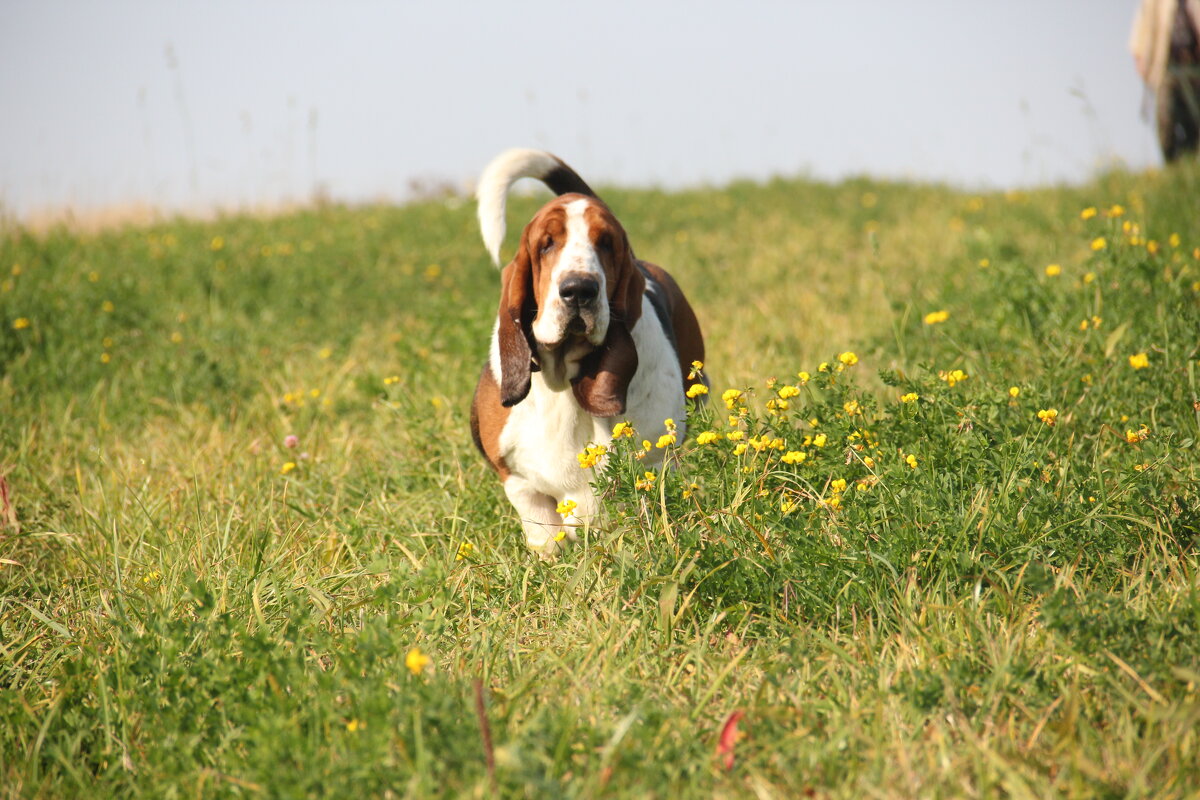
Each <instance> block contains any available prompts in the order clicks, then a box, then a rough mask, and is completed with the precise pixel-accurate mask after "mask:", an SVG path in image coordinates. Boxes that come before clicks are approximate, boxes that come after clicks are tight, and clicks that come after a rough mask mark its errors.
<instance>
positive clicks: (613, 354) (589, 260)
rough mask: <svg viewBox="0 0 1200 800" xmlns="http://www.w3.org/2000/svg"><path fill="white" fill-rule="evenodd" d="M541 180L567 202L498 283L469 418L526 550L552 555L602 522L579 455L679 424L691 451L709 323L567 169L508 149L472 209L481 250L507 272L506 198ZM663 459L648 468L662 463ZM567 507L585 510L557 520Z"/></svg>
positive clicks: (536, 229) (541, 219) (550, 213)
mask: <svg viewBox="0 0 1200 800" xmlns="http://www.w3.org/2000/svg"><path fill="white" fill-rule="evenodd" d="M520 178H536V179H538V180H540V181H542V182H543V183H545V184H546V185H547V186H549V187H550V189H551V190H552V191H554V192H555V193H556V194H557V195H559V196H558V197H556V198H555V199H553V200H551V201H550V202H548V203H546V205H544V206H542V208H541V210H539V211H538V212H537V214H535V215H534V217H533V220H532V221H530V223H529V224H528V225H526V226H525V232H524V233H523V234H522V235H521V241H520V243H519V244H518V246H517V252H516V255H515V256H514V257H513V260H512V261H511V262H510V263H509V264H508V266H506V267H504V269H503V272H502V273H501V281H502V285H503V288H502V290H501V294H500V310H499V313H498V315H497V319H496V326H495V329H494V332H493V334H492V348H491V356H490V358H489V360H488V363H487V364H486V365H485V366H484V368H483V374H482V375H480V377H479V384H478V386H477V387H476V389H475V400H474V402H473V403H472V407H471V433H472V435H473V436H474V438H475V444H476V445H477V446H478V447H479V449H480V451H481V452H482V453H483V455H484V456H485V457H486V458H487V460H488V462H489V463H490V464H491V465H492V467H493V468H494V469H495V470H496V472H497V473H498V474H499V476H500V480H501V481H502V482H503V483H504V491H505V494H507V495H508V499H509V500H510V501H511V502H512V504H513V507H514V508H515V509H516V511H517V514H518V515H519V516H520V518H521V526H522V528H523V529H524V532H525V541H526V542H527V543H528V545H529V546H530V547H531V548H533V549H535V550H537V551H538V552H539V553H541V554H543V555H549V554H552V553H554V552H555V551H556V550H557V548H558V542H559V541H561V540H562V538H563V535H564V534H565V535H567V536H570V537H572V538H574V537H573V530H574V528H575V527H577V526H578V525H579V523H580V522H582V521H585V520H587V519H588V518H589V517H590V516H592V515H593V514H595V513H596V511H597V500H596V496H595V494H594V492H593V491H592V488H591V486H590V485H589V478H590V477H591V476H592V474H593V473H592V471H591V470H585V469H582V468H581V467H580V465H579V461H578V459H577V456H578V454H579V453H580V452H582V451H583V450H584V448H585V447H587V446H588V445H589V444H608V443H609V441H610V440H611V439H612V429H613V426H614V424H615V423H617V422H621V421H628V422H630V423H631V424H632V425H633V426H634V428H635V429H636V430H637V432H638V434H639V435H640V436H641V437H643V438H646V439H649V440H651V441H656V440H657V439H658V437H659V435H661V434H662V433H663V432H664V421H665V420H667V419H673V420H675V421H676V425H677V426H678V436H679V437H680V439H682V437H683V435H684V433H685V430H684V425H685V421H684V416H685V413H686V406H685V392H686V390H687V387H688V386H689V384H690V383H691V382H692V381H689V379H687V377H686V376H687V375H688V373H689V371H690V369H691V363H692V362H693V361H703V359H704V340H703V337H702V336H701V334H700V324H699V323H698V322H697V321H696V315H695V313H694V312H693V311H692V308H691V306H690V305H688V302H687V300H686V299H685V298H684V296H683V293H682V292H681V291H680V289H679V286H678V285H677V284H676V283H675V281H674V279H672V278H671V276H670V275H668V274H667V273H666V271H664V270H663V269H662V268H661V267H657V266H655V265H654V264H649V263H647V262H645V261H640V260H638V259H637V258H635V257H634V255H633V251H632V249H631V248H630V246H629V240H628V238H627V237H626V235H625V230H624V229H623V228H622V227H621V224H620V223H619V222H617V219H616V217H614V216H613V214H612V212H611V211H610V210H609V209H608V207H607V206H606V205H605V204H604V203H603V202H601V201H600V199H599V198H598V197H596V194H595V192H593V191H592V190H591V188H589V187H588V185H587V184H586V183H585V182H584V181H583V179H582V178H580V177H579V175H577V174H576V173H575V171H574V170H572V169H571V168H570V167H568V166H567V165H566V164H565V163H563V162H562V161H561V160H560V159H558V158H557V157H555V156H553V155H551V154H549V153H545V152H542V151H539V150H509V151H507V152H504V153H501V154H500V155H499V156H497V157H496V158H495V159H494V160H493V161H492V163H490V164H489V165H488V166H487V168H486V169H485V170H484V171H483V175H482V176H481V177H480V180H479V187H478V191H477V192H476V196H477V198H478V200H479V224H480V228H481V230H482V232H483V241H484V244H485V245H486V246H487V249H488V252H490V253H491V255H492V260H493V261H494V262H495V263H496V265H497V266H499V265H500V245H501V244H502V243H503V241H504V229H505V221H504V208H505V201H506V199H507V197H508V190H509V188H510V187H511V186H512V185H513V183H515V182H516V181H517V180H518V179H520ZM662 452H663V451H661V450H657V449H655V450H653V451H652V452H651V453H650V454H649V455H648V456H647V458H646V461H647V463H648V465H649V466H653V465H654V464H655V463H656V461H657V460H661V454H662ZM567 501H574V502H575V503H576V507H575V511H574V513H573V514H569V515H568V516H567V518H565V519H564V517H563V515H561V514H559V513H558V511H557V510H556V509H557V507H558V506H559V504H561V503H565V502H567Z"/></svg>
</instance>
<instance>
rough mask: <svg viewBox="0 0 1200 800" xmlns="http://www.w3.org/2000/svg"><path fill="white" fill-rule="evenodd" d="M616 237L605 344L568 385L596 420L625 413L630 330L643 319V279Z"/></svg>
mask: <svg viewBox="0 0 1200 800" xmlns="http://www.w3.org/2000/svg"><path fill="white" fill-rule="evenodd" d="M618 238H619V240H620V241H619V242H616V243H614V249H615V250H616V251H617V252H615V253H614V256H615V257H616V258H617V259H618V261H617V263H618V265H619V266H618V269H617V274H618V276H619V277H618V278H617V282H616V287H615V288H614V289H613V294H612V297H611V298H610V299H609V301H608V302H609V306H608V308H609V321H608V333H607V334H606V335H605V337H604V342H603V343H602V344H601V345H600V346H599V347H597V348H596V349H595V350H593V351H592V352H591V353H590V354H588V356H587V357H586V358H584V359H583V361H582V362H581V363H580V365H579V374H578V375H577V376H576V377H575V379H574V380H573V381H572V386H571V388H572V390H573V391H574V393H575V399H576V400H578V401H579V405H580V406H581V407H582V408H583V410H584V411H587V412H588V413H589V414H591V415H592V416H596V417H615V416H618V415H620V414H624V413H625V400H626V394H627V393H628V392H629V384H630V382H631V381H632V380H633V376H634V374H635V373H636V372H637V368H638V354H637V347H636V346H635V345H634V343H633V334H632V333H631V331H632V329H633V326H634V325H635V324H636V323H637V321H638V319H639V318H641V316H642V294H643V293H644V292H645V291H646V279H645V278H644V277H643V276H642V271H641V270H640V269H638V268H637V265H636V264H635V263H634V261H633V253H632V252H631V251H630V249H629V242H628V240H626V239H625V236H624V233H623V232H622V234H621V236H620V237H618Z"/></svg>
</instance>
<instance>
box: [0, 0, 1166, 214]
mask: <svg viewBox="0 0 1200 800" xmlns="http://www.w3.org/2000/svg"><path fill="white" fill-rule="evenodd" d="M1135 5H1136V4H1135V3H1133V2H1118V1H1117V0H1011V1H1010V2H988V3H981V2H971V1H969V0H959V1H958V2H951V1H949V0H947V1H946V2H931V1H922V0H914V1H913V2H905V3H896V2H820V3H818V2H790V3H783V2H779V3H770V2H745V3H730V2H722V3H717V2H688V3H651V2H626V1H625V0H606V2H605V3H602V4H572V3H564V2H561V0H558V1H557V2H526V3H516V2H510V3H484V2H473V3H471V2H439V3H420V4H417V3H382V2H379V3H376V2H336V3H335V2H328V3H305V2H281V1H276V0H246V1H245V2H205V3H199V2H182V1H180V2H152V1H151V0H146V1H145V2H134V1H132V0H107V1H106V2H85V1H84V0H74V1H72V0H0V113H2V115H3V124H0V206H2V207H3V208H4V209H6V210H7V211H8V213H10V214H11V213H16V214H18V215H23V214H27V213H30V212H32V211H35V210H40V209H45V208H47V207H50V208H53V207H60V206H63V205H72V206H75V207H77V208H98V207H104V206H109V205H118V204H126V203H134V202H140V203H149V204H153V205H156V206H160V207H163V208H168V209H172V210H202V209H205V208H209V207H212V206H222V207H236V206H247V205H250V206H263V205H272V204H276V203H279V202H285V201H302V200H304V199H306V198H308V197H310V196H312V194H313V192H314V191H315V190H316V189H318V188H320V189H322V190H323V191H325V192H326V193H328V194H329V195H331V196H332V197H334V198H335V199H339V200H348V201H357V200H368V199H379V198H387V199H403V198H405V197H406V196H410V193H411V186H412V184H413V182H414V181H416V182H420V183H423V184H425V185H431V184H440V183H443V182H445V183H449V184H452V185H454V186H463V185H465V184H466V183H467V182H469V181H470V180H471V179H472V178H473V177H474V176H475V175H476V174H477V173H478V171H479V170H480V169H481V168H482V167H483V165H484V164H485V163H486V162H487V160H488V159H489V158H490V157H491V156H492V155H494V154H495V153H496V152H498V151H499V150H501V149H503V148H505V147H512V146H534V147H544V148H546V149H550V150H552V151H554V152H555V153H557V154H559V155H560V156H562V157H563V158H564V159H566V160H567V161H568V162H569V163H571V164H572V165H574V166H575V167H577V168H578V169H579V171H580V172H581V173H582V174H583V175H584V177H585V178H586V179H587V180H589V181H590V182H592V183H594V184H596V183H600V184H603V183H621V184H628V185H665V186H681V185H694V184H698V183H721V182H725V181H728V180H730V179H731V178H735V177H752V178H764V177H767V176H771V175H777V174H784V175H795V174H808V175H811V176H814V177H820V178H831V179H836V178H839V177H843V176H846V175H852V174H871V175H877V176H884V177H903V178H918V179H931V180H944V181H950V182H952V183H955V184H959V185H962V186H966V187H972V188H987V187H994V188H1008V187H1014V186H1028V185H1034V184H1042V183H1048V182H1061V181H1080V180H1084V179H1086V178H1087V177H1088V176H1089V175H1091V174H1094V172H1095V171H1096V170H1097V169H1099V168H1100V167H1102V166H1103V165H1105V164H1108V163H1111V162H1112V161H1113V160H1114V159H1117V160H1120V161H1121V162H1122V163H1124V164H1126V165H1127V166H1130V167H1133V168H1141V167H1145V166H1149V165H1153V164H1157V163H1159V157H1158V153H1157V149H1156V147H1155V145H1154V138H1153V135H1152V131H1151V129H1150V128H1149V127H1148V125H1147V124H1146V123H1145V122H1144V121H1143V120H1142V118H1141V116H1140V110H1141V103H1142V89H1141V84H1140V82H1139V80H1138V78H1137V75H1136V73H1135V72H1134V69H1133V65H1132V60H1131V58H1130V56H1129V53H1128V48H1127V39H1128V35H1129V28H1130V23H1131V21H1132V18H1133V12H1134V9H1135Z"/></svg>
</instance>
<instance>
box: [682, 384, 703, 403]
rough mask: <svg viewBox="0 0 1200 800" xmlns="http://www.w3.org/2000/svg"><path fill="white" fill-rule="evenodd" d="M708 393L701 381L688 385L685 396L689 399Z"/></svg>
mask: <svg viewBox="0 0 1200 800" xmlns="http://www.w3.org/2000/svg"><path fill="white" fill-rule="evenodd" d="M706 394H708V387H707V386H705V385H704V384H703V383H693V384H692V385H691V386H689V387H688V390H687V396H688V399H690V400H695V399H696V398H697V397H700V396H702V395H706Z"/></svg>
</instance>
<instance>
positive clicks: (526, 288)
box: [497, 236, 537, 407]
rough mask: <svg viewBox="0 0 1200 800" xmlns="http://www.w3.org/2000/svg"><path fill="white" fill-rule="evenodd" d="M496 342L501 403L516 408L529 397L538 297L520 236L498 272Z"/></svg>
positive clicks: (525, 249) (530, 265) (523, 240)
mask: <svg viewBox="0 0 1200 800" xmlns="http://www.w3.org/2000/svg"><path fill="white" fill-rule="evenodd" d="M500 280H501V284H502V288H501V291H500V311H499V327H498V331H497V340H498V342H499V345H500V402H501V404H503V405H504V406H506V407H507V406H515V405H516V404H517V403H519V402H521V401H522V400H524V399H525V396H526V395H527V394H529V384H530V373H531V371H532V370H533V369H534V367H533V318H534V316H535V315H536V314H537V298H536V297H534V291H533V265H532V263H531V262H530V255H529V245H528V243H527V238H526V237H524V236H523V237H521V244H520V246H519V248H518V249H517V254H516V255H515V256H513V260H512V261H511V262H509V264H508V266H506V267H505V268H504V270H503V272H501V275H500Z"/></svg>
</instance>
